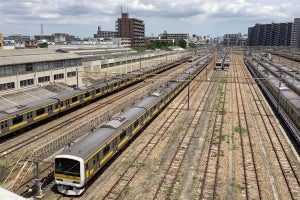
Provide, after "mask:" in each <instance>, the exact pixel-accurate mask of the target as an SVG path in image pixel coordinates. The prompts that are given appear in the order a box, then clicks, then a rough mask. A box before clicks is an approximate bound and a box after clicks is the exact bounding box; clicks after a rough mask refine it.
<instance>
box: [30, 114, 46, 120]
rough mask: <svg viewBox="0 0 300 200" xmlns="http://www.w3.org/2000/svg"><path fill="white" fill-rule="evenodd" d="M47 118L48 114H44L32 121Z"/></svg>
mask: <svg viewBox="0 0 300 200" xmlns="http://www.w3.org/2000/svg"><path fill="white" fill-rule="evenodd" d="M47 116H48V113H44V114H42V115H39V116H37V117H35V118H33V121H36V120H40V119H41V118H44V117H47Z"/></svg>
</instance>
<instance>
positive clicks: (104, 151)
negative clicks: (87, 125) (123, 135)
mask: <svg viewBox="0 0 300 200" xmlns="http://www.w3.org/2000/svg"><path fill="white" fill-rule="evenodd" d="M109 150H110V147H109V145H107V146H106V147H105V148H104V149H103V157H104V156H106V155H107V154H108V152H109Z"/></svg>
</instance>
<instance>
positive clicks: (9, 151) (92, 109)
mask: <svg viewBox="0 0 300 200" xmlns="http://www.w3.org/2000/svg"><path fill="white" fill-rule="evenodd" d="M177 70H180V71H181V70H182V69H180V67H178V68H177ZM169 73H170V72H169ZM171 73H172V74H173V73H176V70H174V71H173V72H171ZM161 76H169V74H167V73H164V74H161V75H157V78H156V79H158V78H159V77H161ZM150 81H151V83H152V82H153V80H150ZM156 85H161V83H156ZM147 86H148V87H149V81H144V82H142V83H141V84H139V85H137V86H135V87H133V88H129V90H126V92H125V93H118V94H117V95H113V97H111V98H109V99H108V100H106V99H105V100H104V102H102V103H95V104H93V106H89V108H87V109H84V112H80V113H79V114H77V115H76V116H73V117H72V118H70V119H67V120H65V121H63V122H61V123H59V124H57V125H56V126H53V127H50V128H49V129H47V130H44V131H43V132H42V133H38V134H35V135H34V136H32V137H30V138H28V139H26V140H24V141H22V142H19V143H17V144H16V145H14V146H11V147H9V148H6V149H4V150H1V152H0V158H2V159H3V158H5V157H7V156H11V155H10V154H12V153H16V151H18V150H19V151H21V150H22V149H24V147H26V146H28V145H31V144H32V143H33V142H36V141H38V140H45V139H44V138H45V137H47V135H50V134H52V133H54V132H57V131H61V130H62V129H64V127H65V126H66V125H68V124H70V123H74V122H76V121H77V120H80V119H82V118H83V117H85V116H89V115H91V114H92V113H95V112H96V111H97V110H100V109H102V108H103V106H107V105H111V104H112V103H114V102H116V101H118V100H119V99H120V98H125V97H126V96H129V95H130V94H132V93H134V92H135V91H136V90H139V89H141V88H144V87H147ZM151 87H152V86H151ZM152 89H153V88H152ZM62 132H63V131H62ZM47 140H48V141H49V138H48V139H47ZM41 145H42V144H41ZM35 146H38V145H35ZM33 147H34V146H33ZM24 152H26V151H24ZM30 152H32V151H30ZM24 156H25V155H24ZM22 160H23V161H26V160H27V158H26V157H25V158H23V159H22ZM19 167H20V166H19ZM46 168H48V167H46ZM17 169H19V168H18V167H17ZM30 169H31V167H30V166H29V168H28V170H27V171H30ZM13 171H16V169H13V170H12V171H11V174H12V172H13ZM27 174H28V172H26V175H27ZM46 176H47V175H46ZM8 178H9V177H7V179H6V180H5V181H4V184H5V183H6V182H7V181H8ZM24 179H25V178H22V180H24ZM33 179H34V177H31V178H29V180H27V179H26V181H25V180H24V181H22V182H19V183H17V187H14V189H13V190H14V191H18V190H19V189H21V188H22V187H23V186H24V184H22V183H23V182H26V184H27V185H28V184H29V181H32V180H33ZM14 182H15V181H13V182H12V183H14ZM8 187H10V186H8ZM10 188H11V187H10Z"/></svg>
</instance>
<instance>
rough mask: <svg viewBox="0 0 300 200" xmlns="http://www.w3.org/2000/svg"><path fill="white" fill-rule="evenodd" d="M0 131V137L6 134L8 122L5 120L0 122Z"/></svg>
mask: <svg viewBox="0 0 300 200" xmlns="http://www.w3.org/2000/svg"><path fill="white" fill-rule="evenodd" d="M0 129H1V130H0V131H1V132H0V135H3V134H5V133H7V132H8V121H7V120H5V121H2V122H1V123H0Z"/></svg>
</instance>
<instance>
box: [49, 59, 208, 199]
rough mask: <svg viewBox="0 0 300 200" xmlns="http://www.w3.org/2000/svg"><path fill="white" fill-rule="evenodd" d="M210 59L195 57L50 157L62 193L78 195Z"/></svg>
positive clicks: (58, 187) (58, 188)
mask: <svg viewBox="0 0 300 200" xmlns="http://www.w3.org/2000/svg"><path fill="white" fill-rule="evenodd" d="M210 60H211V59H205V61H199V62H198V64H196V65H194V66H192V67H190V68H189V69H187V70H185V71H183V72H182V73H181V74H180V75H178V76H176V77H175V78H173V79H171V80H170V81H169V82H168V83H166V84H165V85H163V86H162V87H160V88H159V89H157V90H156V91H155V92H153V93H151V94H150V95H149V96H148V97H146V98H144V99H143V100H141V101H140V102H138V103H136V104H135V105H133V106H132V107H130V108H129V109H127V110H125V111H124V112H122V113H121V114H120V115H119V116H117V117H115V118H113V119H112V120H110V121H108V122H107V123H106V124H104V125H102V126H101V127H100V128H99V129H98V130H96V131H95V132H93V133H90V134H89V135H87V136H85V137H84V138H83V139H82V140H80V141H78V142H76V143H75V144H73V145H71V146H69V147H67V148H66V149H64V150H63V152H62V153H60V154H59V155H57V156H56V157H55V161H54V162H55V164H54V166H55V169H54V177H55V182H56V184H57V190H58V191H59V192H60V193H63V194H65V195H80V194H81V193H82V192H83V191H84V190H85V186H86V184H87V182H88V181H89V180H90V179H91V178H92V177H93V176H94V175H95V174H96V173H97V171H99V170H100V169H101V168H102V167H103V166H104V165H105V164H106V163H107V162H108V161H109V160H110V159H111V158H112V157H113V156H114V155H115V154H116V153H117V152H118V151H119V150H120V149H122V147H124V145H125V144H126V143H127V142H128V141H130V139H131V138H132V137H134V136H135V135H136V134H137V133H138V132H139V131H140V130H141V129H142V128H143V127H144V126H145V125H146V124H147V123H148V122H149V121H150V120H151V119H152V118H154V117H155V116H156V115H157V114H158V113H159V112H161V111H162V110H163V109H164V107H165V106H166V105H167V104H169V103H170V102H171V100H172V99H173V98H175V96H176V95H177V94H179V93H180V91H182V90H183V89H184V88H185V86H186V85H187V84H188V81H190V78H191V77H195V76H196V75H197V74H198V73H200V72H201V71H202V70H203V69H204V67H205V66H207V65H208V63H209V62H210ZM191 74H192V75H193V76H190V75H191Z"/></svg>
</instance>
